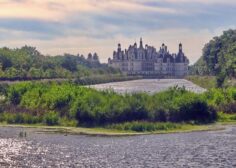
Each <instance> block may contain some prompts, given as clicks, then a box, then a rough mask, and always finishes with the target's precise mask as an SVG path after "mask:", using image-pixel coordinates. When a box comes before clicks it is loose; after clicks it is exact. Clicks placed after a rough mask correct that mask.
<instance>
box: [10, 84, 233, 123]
mask: <svg viewBox="0 0 236 168" xmlns="http://www.w3.org/2000/svg"><path fill="white" fill-rule="evenodd" d="M235 90H236V89H228V90H226V91H224V92H223V91H221V90H220V89H215V90H211V91H209V92H207V93H203V94H195V93H191V92H189V91H186V90H185V89H184V88H178V87H174V88H171V89H169V90H167V91H164V92H161V93H156V94H154V95H149V94H146V93H136V94H124V95H121V94H117V93H114V92H113V91H97V90H94V89H91V88H86V87H83V86H78V85H76V84H72V83H68V82H65V83H60V84H57V83H55V82H51V83H44V84H42V83H37V82H36V83H21V84H15V85H11V86H9V88H8V90H7V100H8V103H10V104H11V105H14V106H20V107H21V108H22V109H26V110H28V112H27V113H29V114H30V115H31V116H34V115H35V114H36V115H37V116H41V118H42V119H40V118H39V121H40V120H41V121H42V122H44V123H45V124H48V125H57V124H60V125H77V124H76V122H74V121H75V120H76V121H77V122H78V123H79V124H80V125H86V126H102V125H106V124H112V123H122V122H132V121H149V122H189V121H194V122H197V123H200V122H204V123H205V122H213V121H215V120H216V110H217V109H218V108H219V107H220V105H221V104H222V102H224V103H226V105H227V106H228V105H229V103H230V102H233V101H235V100H234V99H235V97H236V96H235ZM35 109H36V110H35ZM215 109H216V110H215ZM21 120H22V118H21V117H18V118H17V122H22V121H21ZM70 120H71V123H70V122H69V121H70ZM23 121H24V122H27V123H31V122H33V123H35V122H38V121H34V119H31V118H30V116H23Z"/></svg>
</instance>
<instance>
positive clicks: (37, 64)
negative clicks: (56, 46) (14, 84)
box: [0, 46, 120, 80]
mask: <svg viewBox="0 0 236 168" xmlns="http://www.w3.org/2000/svg"><path fill="white" fill-rule="evenodd" d="M119 73H120V72H118V71H117V70H115V69H112V68H109V67H108V66H107V65H106V64H101V63H100V61H99V57H98V55H97V54H96V53H94V54H93V55H92V54H91V53H89V54H88V56H87V58H85V57H84V56H83V55H80V54H78V55H71V54H64V55H61V56H60V55H58V56H44V55H42V54H41V53H40V52H39V51H38V50H36V48H34V47H29V46H24V47H22V48H16V49H9V48H6V47H4V48H0V80H30V79H52V78H77V77H86V76H90V75H96V74H98V75H103V74H119Z"/></svg>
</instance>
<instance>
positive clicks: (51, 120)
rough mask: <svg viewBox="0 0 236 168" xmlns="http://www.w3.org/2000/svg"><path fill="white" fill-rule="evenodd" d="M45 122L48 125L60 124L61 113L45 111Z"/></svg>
mask: <svg viewBox="0 0 236 168" xmlns="http://www.w3.org/2000/svg"><path fill="white" fill-rule="evenodd" d="M43 122H44V123H45V124H47V125H50V126H52V125H58V123H59V115H58V113H57V112H54V111H50V112H47V113H45V115H44V118H43Z"/></svg>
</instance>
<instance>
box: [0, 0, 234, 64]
mask: <svg viewBox="0 0 236 168" xmlns="http://www.w3.org/2000/svg"><path fill="white" fill-rule="evenodd" d="M235 16H236V0H224V1H223V0H0V47H5V46H6V47H10V48H16V47H18V48H19V47H21V46H24V45H30V46H34V47H37V49H38V50H39V51H40V52H41V53H42V54H45V55H47V54H49V55H58V54H64V53H71V54H78V53H79V54H83V55H85V56H87V54H88V53H89V52H92V53H94V52H97V53H98V55H99V57H100V60H101V62H107V59H108V57H112V53H113V51H114V50H116V49H117V44H118V43H121V45H122V48H123V49H125V48H127V47H128V46H129V45H130V44H133V43H134V42H137V43H138V42H139V39H140V37H142V38H143V42H144V43H145V44H149V45H151V46H155V47H156V48H159V47H160V46H161V44H162V43H165V44H166V45H167V46H168V49H169V50H170V52H171V53H175V52H177V51H178V44H179V43H180V42H182V43H183V48H184V52H185V54H186V56H187V57H188V58H189V59H190V63H191V64H193V63H194V62H196V61H197V60H198V59H199V57H200V56H201V54H202V48H203V47H204V45H205V44H206V43H207V42H208V41H209V40H210V39H212V38H213V37H214V36H219V35H221V34H222V32H223V31H224V30H228V29H235V27H236V25H235V23H236V17H235Z"/></svg>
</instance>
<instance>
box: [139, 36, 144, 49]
mask: <svg viewBox="0 0 236 168" xmlns="http://www.w3.org/2000/svg"><path fill="white" fill-rule="evenodd" d="M139 48H143V40H142V37H141V38H140V45H139Z"/></svg>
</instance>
